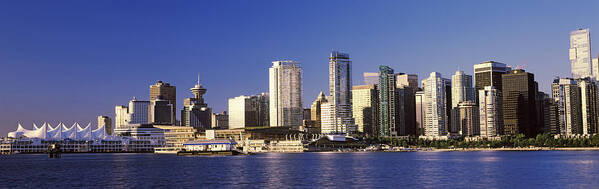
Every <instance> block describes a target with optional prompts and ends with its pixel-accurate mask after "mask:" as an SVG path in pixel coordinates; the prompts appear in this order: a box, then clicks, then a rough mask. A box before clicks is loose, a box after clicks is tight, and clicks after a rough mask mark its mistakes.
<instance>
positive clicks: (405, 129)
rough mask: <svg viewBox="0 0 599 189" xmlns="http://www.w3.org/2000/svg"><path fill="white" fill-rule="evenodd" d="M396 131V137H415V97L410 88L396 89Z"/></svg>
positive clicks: (404, 86)
mask: <svg viewBox="0 0 599 189" xmlns="http://www.w3.org/2000/svg"><path fill="white" fill-rule="evenodd" d="M395 90H396V97H397V101H396V102H397V103H396V106H395V107H396V108H395V110H396V117H395V120H396V128H395V129H396V131H397V135H398V136H408V135H416V134H417V127H416V97H415V93H416V92H415V91H414V89H413V88H412V87H410V86H407V85H402V86H400V87H399V88H396V89H395Z"/></svg>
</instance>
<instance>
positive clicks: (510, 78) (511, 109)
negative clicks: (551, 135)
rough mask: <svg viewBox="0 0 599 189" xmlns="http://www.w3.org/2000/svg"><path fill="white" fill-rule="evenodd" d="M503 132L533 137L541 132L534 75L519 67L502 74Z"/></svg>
mask: <svg viewBox="0 0 599 189" xmlns="http://www.w3.org/2000/svg"><path fill="white" fill-rule="evenodd" d="M502 86H503V87H502V88H503V91H502V92H501V95H502V99H503V102H502V105H503V109H502V110H503V134H505V135H516V134H524V135H526V136H527V137H535V136H537V134H539V133H541V132H542V129H543V128H540V127H539V125H538V124H537V105H536V102H537V88H536V82H535V76H534V74H532V73H528V72H525V71H524V70H521V69H516V70H512V71H510V72H509V73H508V74H504V75H502Z"/></svg>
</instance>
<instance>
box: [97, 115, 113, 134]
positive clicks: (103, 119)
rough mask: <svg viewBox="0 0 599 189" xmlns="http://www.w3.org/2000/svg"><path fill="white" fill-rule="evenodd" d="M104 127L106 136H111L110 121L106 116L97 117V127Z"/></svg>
mask: <svg viewBox="0 0 599 189" xmlns="http://www.w3.org/2000/svg"><path fill="white" fill-rule="evenodd" d="M102 126H104V129H106V134H108V135H112V119H110V117H108V116H98V127H102Z"/></svg>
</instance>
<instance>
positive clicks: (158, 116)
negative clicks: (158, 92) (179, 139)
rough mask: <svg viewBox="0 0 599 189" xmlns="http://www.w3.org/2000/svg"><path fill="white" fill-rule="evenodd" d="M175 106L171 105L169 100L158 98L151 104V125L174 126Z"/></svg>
mask: <svg viewBox="0 0 599 189" xmlns="http://www.w3.org/2000/svg"><path fill="white" fill-rule="evenodd" d="M173 110H174V109H173V104H171V103H170V102H169V101H168V100H165V99H163V98H162V96H158V98H157V99H156V100H154V101H153V102H152V103H150V114H152V115H153V116H150V117H151V118H152V119H151V120H150V123H153V124H156V125H172V124H173V123H174V120H175V117H173V112H172V111H173Z"/></svg>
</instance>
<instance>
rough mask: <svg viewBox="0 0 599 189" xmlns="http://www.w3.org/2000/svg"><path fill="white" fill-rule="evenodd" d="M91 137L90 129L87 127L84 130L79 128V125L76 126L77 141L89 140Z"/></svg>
mask: <svg viewBox="0 0 599 189" xmlns="http://www.w3.org/2000/svg"><path fill="white" fill-rule="evenodd" d="M91 138H92V136H91V127H90V125H87V126H86V127H85V128H81V125H79V124H77V139H78V140H90V139H91Z"/></svg>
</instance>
